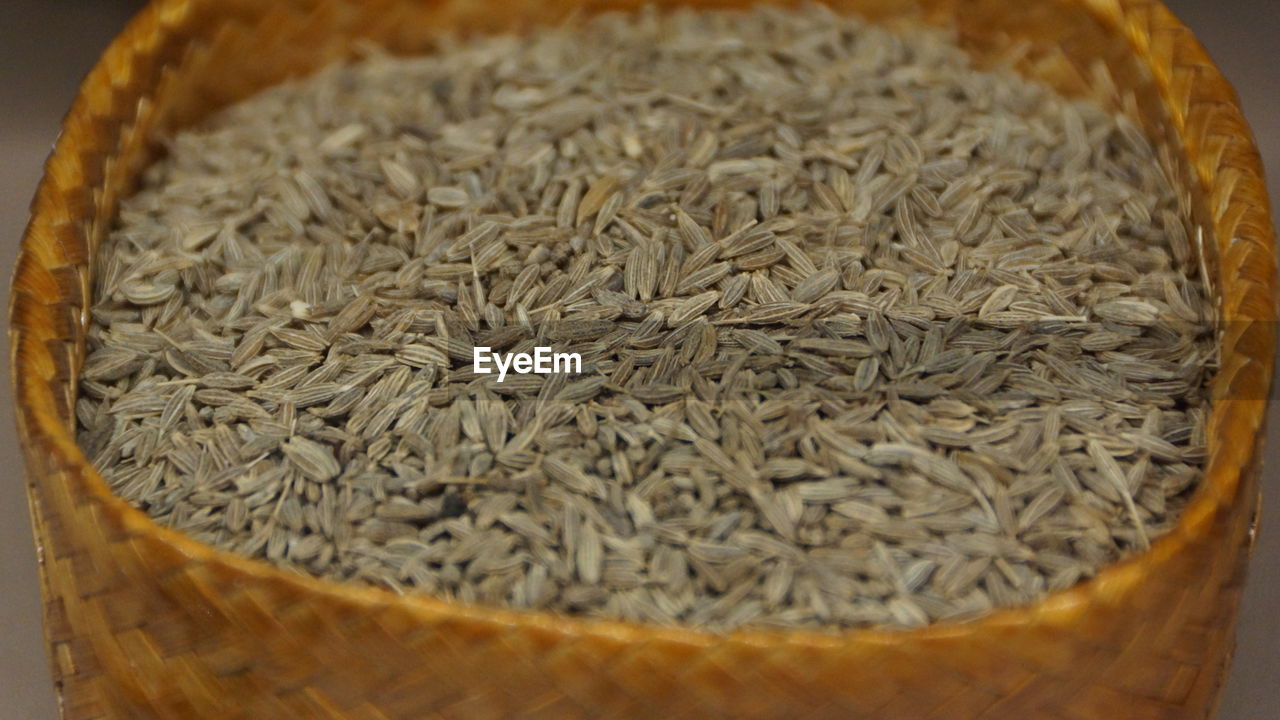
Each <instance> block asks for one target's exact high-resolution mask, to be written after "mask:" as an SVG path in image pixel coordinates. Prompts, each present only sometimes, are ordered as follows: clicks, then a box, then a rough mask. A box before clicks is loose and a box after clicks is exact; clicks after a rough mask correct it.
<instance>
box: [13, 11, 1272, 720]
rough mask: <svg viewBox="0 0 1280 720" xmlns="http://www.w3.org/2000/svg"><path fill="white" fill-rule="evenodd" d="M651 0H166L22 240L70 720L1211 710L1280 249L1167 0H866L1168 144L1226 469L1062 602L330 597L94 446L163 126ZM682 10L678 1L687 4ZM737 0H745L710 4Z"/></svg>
mask: <svg viewBox="0 0 1280 720" xmlns="http://www.w3.org/2000/svg"><path fill="white" fill-rule="evenodd" d="M637 4H639V3H636V2H630V1H628V0H615V1H613V2H592V1H590V0H579V1H577V2H574V1H572V0H540V1H539V0H518V1H514V2H501V1H500V0H488V1H484V2H477V1H475V0H448V1H435V2H422V1H417V2H415V1H412V0H398V1H397V0H363V1H362V0H332V1H327V2H326V1H324V0H271V1H266V0H224V1H219V0H162V1H160V2H157V3H156V4H154V5H153V6H151V7H150V8H148V9H147V10H145V11H144V12H143V13H142V14H141V15H140V16H139V17H138V18H137V19H136V20H135V21H134V22H133V23H132V24H131V25H129V27H128V29H127V30H126V31H125V32H124V34H123V35H121V37H120V38H119V39H118V40H117V41H116V42H115V43H114V44H113V45H112V46H111V47H110V49H108V50H107V52H106V54H105V55H104V57H103V59H102V61H101V62H100V63H99V64H98V66H97V67H96V68H95V69H94V70H93V71H92V73H91V74H90V75H89V76H88V78H87V79H86V81H85V84H84V86H83V88H82V90H81V92H80V95H79V97H78V99H77V100H76V102H75V105H74V106H73V108H72V110H71V112H70V114H69V116H68V118H67V121H66V125H65V128H64V131H63V134H62V136H61V138H60V140H59V142H58V144H57V147H56V149H55V151H54V153H53V155H52V157H51V158H50V160H49V163H48V167H47V172H46V175H45V178H44V181H43V183H42V184H41V186H40V189H39V193H38V195H37V197H36V200H35V204H34V215H33V219H32V221H31V224H30V226H29V228H28V231H27V234H26V237H25V238H24V239H23V242H22V249H21V255H20V257H19V259H18V264H17V271H16V276H15V278H14V283H13V296H12V305H11V313H12V317H11V320H12V322H11V330H10V333H11V339H12V347H13V382H14V385H15V389H16V392H15V396H16V398H17V412H18V421H19V423H18V424H19V429H20V433H21V436H22V442H23V447H24V449H25V454H26V461H27V472H28V478H29V491H30V492H29V497H30V504H31V514H32V518H33V521H34V525H35V531H36V540H37V544H38V548H39V553H40V562H41V568H42V583H43V591H44V598H45V611H44V614H45V624H46V631H47V635H48V642H49V646H50V653H51V664H52V670H53V676H54V679H55V682H56V684H57V690H58V695H59V698H60V702H61V709H62V714H63V716H64V717H65V718H70V719H73V720H82V719H85V720H87V719H89V718H219V719H220V720H226V719H228V718H308V717H317V718H368V719H371V720H372V719H383V718H415V719H416V718H436V719H445V718H448V719H458V720H462V719H470V718H499V717H520V718H556V719H560V718H633V717H653V718H829V717H830V718H837V717H839V718H876V719H877V720H896V719H909V720H921V719H926V718H945V719H946V720H967V719H970V718H997V719H1004V718H1010V719H1016V720H1021V719H1024V718H1028V719H1031V718H1053V719H1062V720H1066V719H1079V720H1099V719H1110V718H1117V719H1124V718H1134V719H1146V718H1179V719H1181V718H1196V719H1199V718H1205V717H1208V716H1210V715H1212V713H1213V711H1214V706H1215V704H1216V699H1217V695H1218V692H1219V689H1220V686H1221V683H1222V678H1223V675H1224V672H1225V670H1226V667H1227V664H1228V662H1229V658H1230V654H1231V649H1232V642H1233V640H1232V637H1233V632H1234V621H1235V613H1236V604H1237V601H1238V599H1239V595H1240V589H1241V583H1242V581H1243V574H1244V568H1245V563H1246V560H1247V555H1248V549H1249V547H1250V546H1251V544H1252V537H1253V532H1254V522H1255V520H1256V510H1257V500H1258V459H1259V448H1258V444H1259V441H1260V439H1261V437H1262V432H1261V428H1262V422H1263V416H1264V410H1265V404H1266V396H1267V394H1268V391H1269V386H1268V383H1269V378H1270V374H1271V366H1272V360H1273V355H1274V350H1275V340H1276V338H1275V327H1276V326H1275V321H1276V257H1275V247H1274V244H1273V240H1274V237H1273V229H1272V223H1271V218H1270V216H1269V210H1268V206H1267V199H1266V195H1265V190H1264V188H1263V181H1262V174H1261V171H1260V167H1259V160H1258V156H1257V153H1256V151H1255V149H1254V147H1253V144H1252V140H1251V137H1250V133H1249V130H1248V127H1247V126H1246V125H1245V122H1244V120H1243V119H1242V118H1241V115H1240V112H1239V110H1238V108H1237V103H1236V97H1235V94H1234V92H1233V91H1232V90H1231V88H1230V86H1229V85H1228V84H1227V83H1226V82H1225V81H1224V80H1223V79H1222V77H1221V76H1220V75H1219V73H1218V71H1217V69H1216V68H1215V67H1214V66H1213V64H1212V63H1211V61H1210V60H1209V58H1208V57H1207V56H1206V54H1205V53H1204V51H1203V49H1202V48H1201V47H1200V45H1199V44H1198V43H1197V42H1196V41H1195V39H1194V38H1193V37H1192V36H1191V34H1190V32H1189V31H1188V30H1187V29H1186V28H1185V27H1183V26H1182V25H1181V24H1180V23H1178V22H1177V20H1175V19H1174V18H1173V16H1172V15H1171V14H1170V13H1169V12H1168V11H1167V10H1166V9H1165V8H1164V7H1163V6H1162V5H1160V4H1159V3H1157V2H1152V1H1151V0H1025V1H1024V2H1006V1H1004V0H969V1H967V2H966V1H962V0H917V1H915V2H903V1H888V0H846V1H844V2H837V3H835V4H836V5H837V6H838V7H840V8H844V9H848V10H851V11H858V12H862V13H864V14H866V15H867V16H869V17H872V18H876V19H881V18H890V17H894V16H918V17H919V18H920V19H923V20H926V21H929V22H937V23H943V24H948V25H952V26H954V27H956V28H957V29H958V31H959V34H960V37H961V40H962V42H963V43H964V44H965V45H966V46H967V47H968V48H969V49H970V50H971V51H972V52H973V53H974V55H975V57H978V58H979V59H982V58H984V57H995V56H997V55H999V54H1001V53H1004V52H1006V51H1008V50H1009V49H1010V48H1021V52H1022V54H1021V56H1020V57H1021V60H1020V62H1019V66H1020V68H1021V69H1022V70H1023V71H1024V72H1026V73H1028V74H1030V75H1033V76H1035V77H1039V78H1041V79H1044V80H1046V81H1048V82H1050V83H1052V84H1053V85H1055V86H1056V87H1058V88H1060V89H1062V90H1063V91H1066V92H1071V93H1090V94H1093V95H1095V96H1097V97H1099V98H1100V99H1102V100H1104V101H1105V102H1108V103H1110V104H1111V105H1112V106H1113V107H1117V108H1122V109H1127V110H1129V111H1130V112H1132V113H1134V114H1135V115H1136V116H1137V117H1139V118H1140V119H1141V121H1142V122H1143V124H1144V126H1145V127H1147V129H1148V130H1149V131H1150V132H1151V133H1153V135H1154V136H1155V137H1157V138H1158V139H1159V140H1160V141H1161V142H1163V143H1164V144H1165V146H1166V149H1167V151H1168V152H1169V154H1170V156H1171V157H1172V158H1173V159H1174V161H1175V163H1176V164H1177V165H1178V167H1180V168H1181V171H1182V172H1183V184H1184V190H1185V192H1186V193H1187V195H1188V197H1189V199H1190V200H1191V201H1192V204H1193V207H1194V208H1195V215H1196V218H1195V219H1196V221H1197V222H1198V223H1199V224H1200V226H1201V227H1202V228H1203V230H1204V244H1205V248H1204V250H1205V252H1204V255H1205V259H1206V261H1207V263H1208V266H1209V268H1210V275H1211V278H1212V280H1213V289H1214V294H1215V296H1216V299H1217V301H1218V303H1219V307H1220V314H1221V318H1222V321H1223V327H1224V337H1223V343H1224V346H1223V354H1222V370H1221V372H1220V374H1219V376H1218V378H1217V380H1216V385H1215V390H1214V402H1215V405H1214V410H1213V414H1212V419H1211V423H1210V426H1209V427H1210V441H1209V450H1210V459H1209V466H1208V473H1207V480H1206V483H1205V486H1204V487H1203V488H1202V489H1201V490H1199V491H1198V494H1197V495H1196V497H1195V499H1194V500H1193V501H1192V503H1191V505H1190V507H1189V508H1188V509H1187V511H1186V513H1185V516H1184V518H1183V519H1182V521H1181V524H1180V525H1179V526H1178V527H1177V529H1176V530H1175V531H1174V532H1173V533H1171V534H1170V535H1168V536H1166V537H1164V538H1163V539H1161V540H1159V541H1158V542H1156V543H1155V545H1154V546H1153V547H1152V548H1151V550H1150V551H1148V552H1145V553H1143V554H1141V555H1139V556H1136V557H1134V558H1132V559H1131V560H1129V561H1126V562H1123V563H1121V564H1118V565H1115V566H1112V567H1110V568H1108V569H1106V570H1105V571H1104V572H1102V573H1101V574H1100V575H1099V576H1098V577H1097V578H1095V579H1093V580H1092V581H1090V582H1087V583H1084V584H1082V585H1079V586H1077V587H1075V588H1073V589H1071V590H1068V591H1065V592H1059V593H1056V594H1054V595H1052V596H1050V597H1049V598H1047V599H1046V600H1044V601H1043V602H1041V603H1040V604H1038V605H1036V606H1033V607H1029V608H1023V609H1014V610H1006V611H1001V612H999V613H996V614H994V615H991V616H988V617H986V618H984V619H981V620H978V621H975V622H970V623H965V624H955V625H946V624H944V625H938V626H933V627H930V628H925V629H921V630H916V631H911V632H879V631H850V632H843V633H839V634H822V633H815V632H799V631H795V632H784V631H770V632H737V633H733V634H729V635H724V636H717V635H712V634H708V633H702V632H697V631H685V630H678V629H660V628H655V627H648V626H638V625H629V624H623V623H616V622H599V621H586V620H581V619H574V618H564V617H558V616H553V615H550V614H545V613H535V612H530V613H515V612H509V611H503V610H498V609H487V608H465V607H462V606H459V605H456V604H451V603H446V602H442V601H437V600H433V599H431V598H425V597H401V596H397V595H395V594H393V593H391V592H389V591H385V590H381V589H376V588H366V587H355V586H339V585H334V584H328V583H324V582H320V581H318V580H315V579H312V578H310V577H302V576H299V575H295V574H292V573H288V572H285V571H282V570H278V569H276V568H273V567H271V566H268V565H266V564H263V563H259V562H256V561H251V560H247V559H244V558H240V557H236V556H232V555H229V554H226V553H223V552H221V551H216V550H213V549H211V548H209V547H206V546H203V545H200V544H198V543H196V542H194V541H192V540H190V539H188V538H186V537H185V536H182V535H180V534H178V533H175V532H173V531H170V530H166V529H163V528H160V527H159V526H157V525H155V524H154V523H153V522H152V521H151V520H150V519H148V518H147V517H146V516H145V515H144V514H142V513H141V512H139V511H137V510H135V509H133V508H131V507H129V506H128V505H127V504H126V503H124V502H123V501H121V500H119V499H117V498H115V497H114V496H113V495H112V494H111V493H110V491H109V490H108V488H107V486H106V484H105V483H104V482H103V480H102V477H101V476H100V475H99V474H98V473H97V472H96V471H95V470H93V469H92V468H91V467H90V466H89V464H88V463H87V461H86V459H85V456H84V455H83V453H82V452H81V451H80V450H79V449H78V448H77V447H76V444H75V441H74V432H73V420H72V412H71V407H72V405H73V400H74V396H75V384H76V376H77V372H78V368H79V367H80V365H81V361H82V357H83V352H84V349H83V346H84V337H85V323H86V317H87V312H86V307H87V303H88V297H87V295H88V288H89V287H90V282H89V275H90V267H89V265H90V262H89V261H90V258H91V257H92V256H93V253H94V252H96V249H97V247H98V246H99V244H100V241H101V239H102V236H103V233H104V232H105V231H106V230H107V229H108V227H109V225H110V223H111V221H112V218H113V216H114V213H115V210H116V205H117V200H118V199H119V198H120V197H121V196H122V195H125V194H127V193H128V192H129V191H130V188H131V184H132V181H133V178H135V177H136V176H137V174H138V171H139V169H140V168H141V167H143V166H144V165H145V163H146V162H147V161H148V160H149V159H151V157H153V154H152V153H153V148H154V147H155V140H156V139H157V138H158V137H160V136H162V135H163V134H165V133H166V132H169V131H171V130H173V129H174V128H177V127H181V126H182V125H185V124H189V123H191V122H194V121H196V120H198V119H199V118H201V117H203V116H205V115H207V114H208V113H209V112H210V111H211V110H213V109H215V108H217V107H220V106H221V105H224V104H226V103H227V102H231V101H234V100H236V99H239V98H242V97H244V96H246V95H248V94H250V93H252V92H253V91H255V90H257V89H259V88H262V87H264V86H266V85H269V84H271V83H275V82H278V81H280V80H282V79H284V78H286V77H290V76H295V75H298V74H301V73H305V72H308V71H311V70H314V69H316V68H317V67H319V66H320V65H322V64H324V63H327V62H329V61H332V60H334V59H337V58H340V57H343V56H346V55H348V54H349V53H350V52H351V50H352V47H353V45H354V44H356V43H358V42H362V41H367V40H372V41H374V42H377V43H380V44H383V45H385V46H387V47H389V48H390V49H392V50H393V51H397V52H415V51H423V50H426V49H428V48H429V47H430V44H431V38H432V35H433V33H435V32H437V31H438V30H439V29H440V28H454V29H462V30H466V31H488V30H500V29H511V28H518V27H521V26H524V25H527V24H528V23H531V22H553V21H556V20H558V19H560V18H563V17H564V16H566V15H567V14H569V13H570V12H572V11H574V10H585V11H586V12H593V11H597V10H600V9H603V8H608V7H632V6H635V5H637ZM668 4H675V3H668ZM703 4H706V5H717V6H732V5H737V4H742V3H735V2H732V1H730V2H725V1H723V0H721V1H719V2H706V3H703Z"/></svg>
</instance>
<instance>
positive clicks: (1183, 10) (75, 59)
mask: <svg viewBox="0 0 1280 720" xmlns="http://www.w3.org/2000/svg"><path fill="white" fill-rule="evenodd" d="M2 4H3V8H0V88H3V90H2V91H0V92H3V100H4V102H3V103H0V152H2V154H0V157H3V158H4V161H3V163H0V268H2V270H0V298H6V299H7V298H8V296H9V279H10V278H9V276H10V272H11V271H10V269H9V268H12V266H13V260H14V257H15V255H16V254H17V248H18V240H19V238H20V237H21V234H22V229H23V226H24V225H25V223H26V220H27V209H28V203H29V202H30V198H31V196H32V194H33V193H34V191H35V187H36V183H37V182H38V180H39V178H40V174H41V165H42V163H43V161H44V158H45V156H46V155H47V154H48V152H49V149H50V147H51V144H52V143H53V141H54V139H55V137H56V135H57V130H58V125H59V123H60V120H61V118H62V115H63V113H64V112H65V111H66V109H67V108H68V107H69V106H70V104H71V99H72V97H73V95H74V93H75V88H76V86H77V85H78V84H79V81H80V78H81V77H82V76H83V75H84V73H85V72H86V71H87V70H88V69H89V67H90V66H91V65H92V63H93V61H94V60H95V59H96V58H97V56H98V54H99V53H100V52H101V51H102V49H103V48H104V47H105V46H106V44H107V43H108V42H109V41H110V39H111V38H112V37H113V36H114V35H115V34H116V33H117V32H118V31H119V29H120V28H121V27H122V26H123V24H124V23H125V22H126V21H127V19H128V18H129V17H130V15H132V13H133V12H134V11H135V10H136V9H137V7H139V6H140V4H141V3H140V2H138V1H137V0H2ZM1169 5H1170V6H1171V7H1172V8H1173V9H1174V12H1176V13H1177V14H1178V15H1179V16H1180V17H1181V18H1182V19H1183V20H1184V21H1185V22H1186V23H1187V25H1189V26H1190V27H1191V28H1192V29H1193V30H1194V31H1195V32H1196V35H1197V36H1198V37H1199V38H1200V39H1201V41H1202V42H1203V43H1204V44H1205V46H1206V47H1208V48H1209V51H1210V53H1212V54H1213V56H1214V59H1215V60H1216V61H1217V62H1218V64H1219V65H1220V66H1221V67H1222V69H1223V71H1224V72H1225V74H1226V75H1227V77H1228V78H1229V79H1231V80H1232V81H1233V82H1234V83H1235V86H1236V88H1237V90H1238V91H1239V94H1240V96H1241V98H1242V101H1243V104H1244V109H1245V114H1246V115H1247V116H1248V118H1249V120H1250V122H1251V123H1252V125H1253V129H1254V132H1255V134H1256V135H1257V138H1258V146H1259V148H1260V150H1261V151H1262V155H1263V161H1264V162H1265V163H1266V166H1267V167H1268V168H1270V172H1269V173H1268V180H1269V183H1268V184H1269V186H1270V187H1271V189H1272V192H1273V197H1276V198H1277V199H1280V195H1278V194H1276V193H1277V192H1280V91H1278V90H1277V88H1278V87H1280V73H1277V71H1276V70H1275V69H1274V67H1275V65H1274V62H1275V60H1276V59H1277V56H1278V55H1280V53H1278V52H1277V51H1276V49H1275V46H1274V41H1273V38H1274V37H1277V36H1280V12H1277V10H1276V9H1275V7H1274V5H1273V3H1272V2H1271V0H1256V1H1255V0H1169ZM0 322H7V317H6V318H5V320H3V321H0ZM7 340H8V337H7V333H5V334H3V335H0V357H4V358H7V357H8V354H9V353H8V346H7ZM6 375H7V373H6ZM10 395H11V388H10V387H9V383H8V382H7V381H5V382H3V383H0V408H4V410H3V411H0V457H3V458H16V457H17V456H18V447H17V441H16V439H15V436H14V428H13V414H12V412H11V411H10V410H9V409H8V408H9V407H10V406H11V405H12V398H11V397H10ZM1274 409H1275V403H1273V405H1272V410H1273V411H1274ZM1278 432H1280V427H1278V423H1276V422H1274V421H1273V422H1272V423H1271V437H1270V438H1269V439H1268V444H1267V453H1266V458H1265V467H1266V468H1267V469H1268V470H1267V473H1266V474H1267V476H1268V478H1269V477H1270V476H1271V474H1272V473H1271V471H1270V468H1275V467H1277V466H1280V443H1278V442H1276V439H1277V438H1276V434H1277V433H1278ZM10 467H12V465H11V466H10ZM1272 482H1274V481H1270V480H1268V481H1267V491H1266V492H1264V504H1265V508H1264V517H1263V528H1262V532H1261V535H1260V537H1259V542H1258V547H1257V550H1256V553H1255V556H1254V561H1253V565H1252V567H1251V569H1250V578H1249V585H1248V587H1247V590H1246V593H1245V597H1244V602H1243V607H1242V611H1241V618H1240V630H1239V641H1238V642H1239V648H1238V650H1237V653H1236V659H1235V664H1234V667H1233V670H1232V673H1231V678H1230V680H1229V682H1228V684H1227V688H1226V691H1225V695H1224V697H1223V701H1222V712H1221V714H1220V716H1219V718H1220V720H1269V719H1271V718H1275V717H1277V716H1278V715H1280V711H1277V709H1276V706H1277V705H1278V704H1280V652H1278V651H1280V623H1277V622H1275V619H1274V616H1272V615H1271V613H1274V612H1276V611H1277V610H1280V562H1277V560H1280V530H1276V529H1274V526H1273V524H1272V523H1273V522H1274V520H1272V519H1273V518H1275V517H1277V516H1278V514H1280V492H1276V491H1275V489H1274V488H1272V487H1270V485H1271V483H1272ZM0 638H3V639H2V640H0V698H3V700H0V720H20V719H21V720H37V719H39V718H53V717H55V716H56V710H55V706H54V701H53V693H52V688H51V685H50V682H49V672H48V664H47V660H46V656H45V651H44V646H43V641H42V639H41V634H40V599H39V590H38V583H37V578H36V564H35V553H34V551H33V545H32V542H31V526H30V522H29V521H28V518H27V508H26V498H25V495H24V490H23V483H22V479H21V477H20V476H19V475H18V474H17V473H15V472H13V471H12V470H11V471H10V472H9V473H7V474H6V475H5V476H4V477H3V479H2V480H0Z"/></svg>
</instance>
